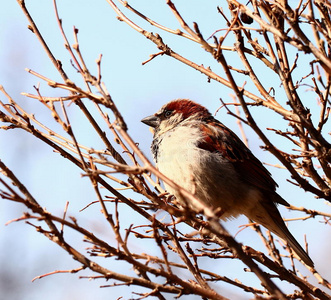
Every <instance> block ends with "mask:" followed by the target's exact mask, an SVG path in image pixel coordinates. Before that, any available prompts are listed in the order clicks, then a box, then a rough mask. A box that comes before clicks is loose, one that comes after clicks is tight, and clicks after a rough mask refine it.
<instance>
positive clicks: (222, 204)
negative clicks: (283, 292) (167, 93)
mask: <svg viewBox="0 0 331 300" xmlns="http://www.w3.org/2000/svg"><path fill="white" fill-rule="evenodd" d="M141 121H142V122H143V123H144V124H146V125H149V126H151V127H153V128H154V137H153V142H152V145H151V150H152V153H153V157H154V161H155V163H156V166H157V168H158V169H159V171H160V172H162V173H163V174H164V175H165V176H167V177H168V178H170V179H171V180H173V181H174V182H175V183H177V184H179V185H180V186H181V187H183V188H184V189H186V190H187V191H189V192H191V193H192V194H193V195H194V196H196V197H197V198H198V199H200V200H201V201H202V202H203V203H205V204H206V205H208V206H209V207H211V208H213V209H215V211H216V210H218V211H221V213H222V214H221V216H220V218H221V219H223V220H226V219H230V218H235V217H237V216H239V215H242V214H243V215H245V216H246V217H247V218H248V219H250V220H253V221H254V222H256V223H259V224H261V225H262V226H264V227H265V228H267V229H268V230H270V231H271V232H273V233H274V234H276V235H277V236H279V237H280V238H282V239H283V240H285V241H286V242H287V243H288V244H289V245H290V247H291V248H292V249H293V250H294V251H295V252H296V254H297V255H298V256H299V257H300V258H301V259H302V261H303V262H304V263H305V264H306V265H308V266H310V267H313V266H314V263H313V261H312V260H311V258H310V257H309V256H308V254H307V253H306V252H305V251H304V250H303V248H302V247H301V246H300V244H299V243H298V242H297V241H296V239H295V238H294V237H293V235H292V234H291V233H290V231H289V230H288V228H287V226H286V225H285V223H284V221H283V219H282V217H281V215H280V213H279V211H278V209H277V205H278V204H282V205H284V206H289V203H288V202H286V201H285V200H284V199H283V198H282V197H281V196H280V195H278V194H277V192H276V187H277V186H278V185H277V183H276V182H275V181H274V180H273V179H272V177H271V174H270V173H269V171H268V170H267V169H266V168H265V167H264V166H263V164H262V163H261V162H260V161H259V160H258V159H257V158H256V157H255V156H254V155H253V153H252V152H251V151H250V150H249V149H248V148H247V147H246V145H245V144H244V143H243V142H242V141H241V140H240V139H239V137H238V136H237V135H236V134H235V133H234V132H232V131H231V130H230V129H229V128H227V127H226V126H224V125H223V124H222V123H221V122H219V121H218V120H216V119H215V118H214V117H213V116H212V114H211V113H210V112H209V111H208V110H207V108H205V107H203V106H202V105H200V104H198V103H195V102H193V101H191V100H188V99H178V100H173V101H171V102H169V103H167V104H165V105H164V106H163V107H162V108H161V109H160V110H159V111H158V112H157V113H155V114H154V115H151V116H148V117H146V118H144V119H142V120H141ZM165 186H166V189H167V191H168V192H170V193H171V194H173V195H174V196H175V197H176V199H177V200H178V201H179V203H181V204H183V206H185V205H187V203H186V200H185V199H182V196H181V194H180V193H178V191H176V190H174V189H172V188H171V187H170V186H168V185H167V184H165ZM188 205H189V206H191V205H190V204H188ZM191 208H192V209H194V207H191Z"/></svg>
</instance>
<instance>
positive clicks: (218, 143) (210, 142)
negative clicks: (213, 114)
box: [198, 119, 289, 206]
mask: <svg viewBox="0 0 331 300" xmlns="http://www.w3.org/2000/svg"><path fill="white" fill-rule="evenodd" d="M211 122H212V124H208V123H200V124H199V126H200V129H201V131H202V132H203V135H204V137H203V138H202V139H201V140H200V141H199V143H198V147H199V148H201V149H204V150H206V151H210V152H218V153H220V155H222V156H223V157H224V158H226V159H227V160H228V161H229V162H230V163H232V164H233V166H234V168H235V169H236V171H237V172H238V174H239V175H240V177H241V178H242V180H244V181H245V182H247V183H249V184H251V185H253V186H256V187H257V188H259V189H262V190H265V191H267V192H274V191H275V190H276V187H277V183H276V182H275V181H274V180H273V179H272V177H271V174H270V173H269V171H268V170H267V169H266V168H265V167H264V166H263V165H262V163H261V162H260V161H259V160H258V159H257V158H256V157H255V156H254V155H253V153H252V152H251V151H250V150H249V149H248V148H247V147H246V145H245V144H244V143H243V142H242V141H241V140H240V139H239V137H238V136H237V135H236V134H235V133H234V132H232V131H231V130H230V129H229V128H227V127H226V126H224V125H223V124H222V123H221V122H219V121H217V120H216V119H212V121H211ZM279 198H280V199H278V198H277V200H276V201H277V202H279V203H280V204H283V205H286V206H288V205H289V204H288V203H287V202H286V201H285V200H284V199H282V198H281V197H279Z"/></svg>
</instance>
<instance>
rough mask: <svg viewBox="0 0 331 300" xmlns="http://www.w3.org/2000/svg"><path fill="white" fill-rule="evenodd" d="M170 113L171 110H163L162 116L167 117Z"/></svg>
mask: <svg viewBox="0 0 331 300" xmlns="http://www.w3.org/2000/svg"><path fill="white" fill-rule="evenodd" d="M171 114H172V110H166V111H164V113H163V116H164V117H165V118H169V117H170V116H171Z"/></svg>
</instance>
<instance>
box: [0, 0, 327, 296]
mask: <svg viewBox="0 0 331 300" xmlns="http://www.w3.org/2000/svg"><path fill="white" fill-rule="evenodd" d="M136 2H137V3H136ZM174 2H175V4H176V5H177V8H178V10H179V11H180V12H182V13H183V16H184V18H185V19H186V21H187V22H188V24H190V25H191V24H192V22H193V21H196V22H198V24H199V25H200V30H201V31H202V33H203V34H204V35H205V36H209V35H211V34H212V33H213V32H214V31H215V29H219V28H221V27H222V25H221V24H222V23H221V19H220V16H219V14H218V13H217V11H216V5H218V4H219V1H215V0H212V1H207V2H206V1H201V0H200V1H198V0H194V1H192V0H191V1H190V5H187V1H183V0H181V1H174ZM92 3H93V4H92ZM130 4H132V5H133V6H135V7H136V8H137V9H138V10H140V11H141V12H143V13H144V14H145V15H147V16H149V17H151V18H152V19H154V20H156V21H158V22H159V23H162V24H164V25H166V26H168V27H172V28H174V29H176V28H179V25H178V23H177V21H176V20H175V18H174V16H173V15H172V14H171V12H170V10H169V9H168V7H167V6H166V5H165V1H147V0H144V1H139V2H138V1H132V3H131V2H130ZM26 5H27V7H28V8H29V10H30V13H31V15H32V16H33V18H34V20H35V22H36V24H37V26H38V27H39V29H40V31H41V32H42V34H43V36H44V37H45V39H46V41H47V43H48V45H49V47H50V48H51V50H52V51H53V53H54V55H55V56H56V57H57V58H58V59H60V60H61V61H62V63H63V65H64V68H65V70H66V71H67V73H68V74H72V76H73V77H72V79H73V80H77V82H81V81H80V79H79V77H78V75H77V74H75V71H74V70H73V69H72V67H71V65H70V62H69V56H68V54H67V51H66V50H65V49H64V47H63V44H64V43H63V40H62V37H61V34H60V31H59V29H58V26H57V23H56V19H55V14H54V9H53V5H52V1H50V0H49V1H26ZM58 8H59V13H60V16H61V18H62V20H63V26H64V29H65V30H66V33H67V36H68V37H69V38H70V42H71V44H73V42H74V41H73V38H72V37H73V35H72V29H73V26H75V27H76V28H78V29H79V39H80V47H81V49H82V53H83V55H84V57H85V61H86V63H87V65H88V67H89V68H90V70H91V71H92V72H93V73H94V74H96V64H95V60H96V59H97V58H98V56H99V54H100V53H102V54H103V60H102V74H103V81H104V82H105V84H106V86H107V88H108V90H109V92H110V94H111V96H112V98H113V99H114V101H115V103H116V104H117V106H118V107H119V109H120V111H121V112H122V113H123V115H124V117H125V118H126V121H127V123H128V125H129V128H130V130H129V133H130V134H131V136H132V137H133V138H134V139H135V141H136V142H139V144H140V146H141V147H142V149H143V150H144V151H145V153H146V154H148V155H150V154H149V145H150V142H151V139H152V136H151V134H150V132H149V131H148V128H147V127H146V126H145V125H143V124H142V123H140V120H141V119H142V118H143V117H145V116H147V115H150V114H152V113H154V112H155V111H156V110H157V109H159V107H161V106H162V105H163V104H164V103H166V102H168V101H169V100H171V99H175V98H190V99H192V100H195V101H197V102H199V103H202V104H203V105H205V106H206V107H207V108H208V109H209V110H210V111H211V112H213V113H214V112H215V111H216V110H217V108H218V107H219V106H220V105H221V103H220V101H219V98H222V99H223V100H224V101H225V102H231V101H232V100H231V98H230V94H232V93H231V91H230V90H228V89H226V88H225V87H223V86H221V85H220V84H217V83H215V82H211V83H208V82H207V78H206V77H205V76H204V75H202V74H200V73H199V72H197V71H194V70H192V69H190V68H189V67H188V66H186V65H183V64H181V63H180V62H177V61H175V60H173V59H171V58H169V57H166V56H162V57H158V58H156V59H154V60H152V61H151V62H149V63H148V64H146V65H144V66H142V62H143V61H146V60H147V59H148V58H149V55H150V54H152V53H157V52H158V49H156V47H155V46H154V44H152V43H151V42H150V41H148V40H147V39H146V38H145V37H143V36H142V35H140V34H138V33H137V32H135V31H134V30H133V29H131V28H130V27H129V26H128V25H127V24H125V23H124V22H119V21H118V20H117V19H116V14H115V13H114V11H113V10H112V9H111V7H110V6H109V5H108V4H107V2H106V1H105V0H104V1H88V0H71V1H63V0H61V1H58ZM120 9H121V10H122V11H123V12H124V11H125V10H124V8H123V7H120ZM129 16H132V14H129ZM135 20H137V19H135ZM218 23H220V25H217V24H218ZM27 24H28V23H27V20H26V19H25V16H24V15H23V13H22V11H21V9H20V7H19V5H18V4H17V2H16V1H4V3H3V4H2V9H1V11H0V28H1V30H0V45H1V47H0V66H1V68H0V84H1V85H3V86H4V87H5V89H6V90H7V92H8V93H9V94H10V95H11V96H12V97H13V98H14V99H15V100H16V101H17V102H19V103H20V105H22V106H23V107H25V108H26V109H27V110H28V111H30V112H34V113H35V114H36V117H37V118H39V119H40V120H42V121H44V122H46V123H47V122H49V124H52V125H54V124H53V122H51V121H50V120H51V116H50V114H49V113H48V112H47V111H46V110H45V109H43V108H42V107H41V105H40V104H39V103H37V101H34V100H31V99H27V98H25V97H23V96H21V95H20V93H21V92H31V93H34V89H33V85H37V84H38V82H40V80H39V79H38V78H36V77H33V76H32V75H30V74H28V73H27V72H26V71H24V68H30V69H32V70H34V71H36V72H38V73H40V74H43V75H45V76H46V77H48V78H52V79H54V80H59V81H61V78H60V76H59V75H58V74H57V72H56V70H55V68H54V67H53V65H52V64H51V62H50V61H49V59H48V58H47V56H46V54H45V53H44V51H43V49H42V48H41V46H40V44H39V43H38V41H37V39H36V38H35V36H34V35H33V34H32V33H31V32H30V31H29V30H28V29H27ZM138 24H140V25H143V26H144V28H146V29H148V30H151V31H153V32H159V33H160V34H161V36H162V37H163V39H164V41H165V42H166V43H168V44H169V45H170V46H172V45H175V46H174V47H173V50H174V51H176V52H178V53H180V54H182V55H183V56H187V57H188V58H190V59H192V60H194V62H196V63H198V64H204V65H205V66H208V65H211V66H212V69H213V70H215V71H216V72H217V71H218V70H219V71H220V72H221V67H220V66H217V65H215V64H214V63H213V61H212V59H211V58H210V55H209V54H207V53H206V52H205V51H204V50H202V49H201V48H200V47H199V46H198V45H195V44H194V43H193V42H191V41H187V40H184V39H180V38H178V37H174V36H171V35H170V34H164V33H162V32H160V31H159V30H157V29H156V28H152V27H151V26H148V25H146V24H145V23H144V22H142V21H139V22H138ZM215 24H216V25H215ZM235 57H236V56H234V58H235ZM235 59H236V58H235ZM235 59H234V61H233V62H231V63H233V64H234V65H236V64H237V61H236V60H235ZM303 72H306V70H303ZM70 76H71V75H70ZM268 76H269V75H268ZM270 76H271V75H270ZM270 81H271V82H272V77H271V78H270ZM40 83H41V88H42V91H43V92H44V93H45V95H47V96H54V97H55V96H59V95H61V93H60V92H59V91H58V90H54V89H51V88H49V87H47V86H46V84H44V83H43V82H40ZM242 83H243V82H242ZM239 85H240V84H239ZM271 85H272V83H271ZM0 99H1V100H3V101H5V97H4V96H3V95H0ZM254 114H255V116H256V117H257V120H259V122H260V124H261V126H262V127H272V126H277V122H278V121H279V120H277V118H274V117H272V118H269V115H270V114H269V113H268V112H266V111H262V110H256V111H254ZM270 116H274V115H270ZM217 118H218V119H219V120H221V121H222V122H223V123H225V124H226V125H227V126H229V127H230V128H232V129H233V130H234V131H235V132H237V133H238V134H239V130H238V128H237V125H236V120H235V119H234V118H232V117H230V116H228V115H227V114H226V110H225V109H221V110H220V111H219V112H218V114H217ZM72 120H73V123H74V124H76V125H77V124H79V125H80V126H77V127H74V131H76V133H77V135H78V136H79V137H80V140H81V141H82V142H83V143H84V144H86V145H87V146H92V145H93V146H95V145H97V146H98V145H101V144H100V143H99V142H98V141H97V140H96V138H95V137H94V136H90V135H89V134H88V126H87V125H86V124H85V123H81V124H80V122H81V121H80V120H81V116H80V115H79V114H78V113H72ZM75 122H76V123H75ZM47 124H48V123H47ZM245 130H246V133H247V135H248V138H249V144H250V148H251V149H252V151H253V152H254V153H255V154H256V156H257V157H258V158H260V159H261V160H262V161H266V160H268V161H269V162H270V163H277V161H276V160H275V159H274V158H272V157H271V156H270V155H269V154H268V153H266V152H263V151H262V150H261V149H260V145H261V142H260V140H259V139H258V138H257V137H256V136H255V135H254V134H253V133H252V131H251V130H249V129H247V128H246V129H245ZM273 139H274V140H275V141H276V140H277V137H273ZM98 143H99V144H98ZM0 158H1V159H2V160H3V161H4V162H5V163H6V164H7V165H8V166H9V167H11V168H12V169H13V170H14V171H15V172H16V175H17V176H18V177H19V179H20V180H21V181H22V182H23V183H24V184H25V185H26V186H27V187H28V188H29V189H30V191H31V192H32V194H33V195H34V196H35V198H36V199H37V200H38V201H40V204H41V205H42V206H43V207H46V208H47V209H48V210H49V211H54V212H57V213H58V214H59V215H60V214H61V211H62V210H63V208H64V204H65V202H66V201H70V214H71V215H76V216H79V218H82V220H84V219H85V220H87V219H93V217H92V218H91V215H90V214H91V213H92V212H93V211H94V212H95V229H96V231H97V232H100V233H102V234H105V232H104V231H103V228H100V226H101V225H100V224H99V223H98V221H99V219H100V218H102V216H101V214H100V213H99V209H98V208H95V209H94V210H93V209H91V210H88V211H87V212H83V213H79V212H78V210H79V209H81V208H82V207H84V206H85V205H86V204H88V203H89V202H90V201H92V200H93V199H95V197H94V194H93V191H92V188H91V187H90V186H89V185H88V184H87V183H88V181H87V179H86V178H85V179H81V178H80V174H81V171H80V170H78V169H77V168H75V167H73V166H71V165H70V163H69V162H67V161H64V160H63V159H61V158H60V157H59V156H58V155H57V154H55V153H52V150H51V149H49V148H48V147H46V146H45V145H43V144H42V143H41V142H40V141H38V140H36V139H35V138H33V137H32V136H29V135H28V134H25V133H23V132H19V131H17V132H16V131H10V132H5V131H0ZM49 169H52V170H53V171H52V174H50V173H49V172H48V170H49ZM269 170H271V172H272V174H273V177H274V179H275V180H276V181H277V182H278V184H279V186H280V188H279V190H278V191H279V193H280V194H281V195H282V196H283V197H284V198H285V199H287V200H288V201H289V202H290V203H292V204H294V205H296V206H302V205H304V206H307V207H308V208H312V209H317V210H327V207H326V206H325V205H324V204H323V201H321V200H318V201H316V200H315V199H314V198H313V196H312V195H311V194H308V193H304V192H302V191H298V189H296V188H293V186H292V185H291V184H289V183H288V182H287V181H286V179H288V177H289V175H288V173H286V172H285V171H280V170H277V169H275V168H269ZM328 210H329V211H330V209H328ZM0 211H1V214H0V270H1V271H0V290H1V291H2V294H3V295H6V299H12V300H14V299H20V300H30V299H31V300H32V299H34V300H39V299H40V300H41V299H46V297H47V299H48V300H55V299H64V300H65V299H106V298H107V299H116V298H117V297H120V296H122V295H123V296H124V298H125V299H127V298H129V297H130V296H131V294H130V292H131V290H133V289H131V288H122V289H121V288H119V289H114V288H112V289H111V288H108V289H107V288H105V289H100V288H99V285H102V284H104V282H103V281H102V282H101V281H99V282H98V281H94V282H93V281H91V282H89V281H87V280H86V279H80V280H79V279H78V276H79V275H70V274H60V275H59V274H57V275H54V276H50V277H46V278H43V279H41V280H37V281H35V282H33V283H31V279H32V278H34V277H35V276H38V275H41V274H44V273H47V272H51V271H54V270H59V269H61V270H65V269H71V268H75V267H77V266H78V264H77V263H76V262H74V261H73V260H71V258H70V257H68V256H67V254H66V253H65V252H64V251H63V250H62V249H60V248H59V247H58V246H57V245H55V244H53V243H51V242H49V241H48V240H47V239H46V238H45V237H44V236H42V235H40V234H38V233H36V231H35V230H34V229H33V228H32V227H29V226H28V225H25V224H24V223H23V222H21V223H13V224H11V225H9V226H4V224H5V223H6V222H7V221H8V220H11V219H13V218H17V217H20V216H21V215H22V212H24V211H26V210H25V209H24V207H23V206H21V205H17V204H14V203H10V202H6V201H3V200H0ZM281 212H282V214H283V215H284V216H285V217H290V218H293V217H295V216H300V214H297V215H295V214H293V213H292V214H289V213H288V211H287V210H286V209H285V208H281ZM245 222H246V220H245V219H244V218H239V219H237V220H235V221H233V222H228V223H226V224H225V226H226V228H227V229H228V230H230V231H231V232H233V233H235V232H237V230H238V226H239V225H241V224H245ZM290 230H291V232H292V233H293V234H294V236H295V237H296V238H297V239H298V240H299V241H300V243H301V244H302V242H303V234H304V233H308V241H309V246H310V251H311V252H310V255H311V257H312V258H313V260H314V261H316V265H317V268H318V269H319V271H320V272H321V273H322V275H325V276H327V275H330V270H329V266H328V265H326V264H325V261H329V260H330V254H329V250H328V249H330V246H331V244H330V239H329V238H326V237H329V234H330V230H329V229H328V228H327V227H326V226H325V225H323V224H322V223H319V222H317V221H311V220H309V221H306V222H298V223H295V225H291V224H290ZM251 236H253V235H251V234H250V233H249V231H248V230H245V231H244V233H240V234H239V235H238V236H237V239H238V240H239V241H242V242H247V243H248V244H249V243H251V245H252V246H253V247H255V244H254V243H258V244H259V243H260V241H259V240H256V237H255V235H254V239H255V240H254V242H252V241H251V240H250V238H251ZM321 240H322V241H323V243H321ZM142 252H143V250H142ZM215 264H217V262H216V263H215ZM217 267H219V268H229V267H230V268H233V265H231V262H229V263H222V264H220V265H219V266H217ZM229 272H230V271H229ZM328 272H329V273H328ZM85 274H86V275H87V274H91V273H89V272H85ZM224 274H227V273H226V272H224ZM234 274H235V273H234ZM233 276H235V275H233ZM226 287H227V286H226ZM128 290H129V292H128ZM232 292H233V293H234V294H231V293H232ZM237 292H238V290H234V291H232V290H231V291H228V292H227V293H228V294H226V295H227V296H228V297H231V295H232V296H234V295H236V293H237ZM110 295H111V296H110ZM240 297H241V298H242V299H244V298H245V297H247V294H243V293H240ZM169 299H172V297H171V298H169ZM190 299H193V298H192V297H191V298H190Z"/></svg>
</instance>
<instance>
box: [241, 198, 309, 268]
mask: <svg viewBox="0 0 331 300" xmlns="http://www.w3.org/2000/svg"><path fill="white" fill-rule="evenodd" d="M247 217H249V218H250V219H252V220H253V221H255V222H257V223H259V224H261V225H263V226H264V227H265V228H267V229H268V230H270V231H271V232H272V233H274V234H276V235H278V236H279V237H280V238H282V239H283V240H285V241H286V242H287V243H288V244H289V245H290V247H291V248H292V249H293V250H294V252H295V253H296V254H297V255H298V256H299V257H300V258H301V259H302V261H303V262H304V263H305V264H306V265H308V266H310V267H312V268H313V267H314V263H313V261H312V260H311V258H310V257H309V256H308V254H307V253H306V251H305V250H303V248H302V247H301V246H300V244H299V243H298V242H297V241H296V239H295V238H294V236H293V235H292V234H291V233H290V231H289V230H288V229H287V226H286V225H285V223H284V221H283V219H282V217H281V215H280V213H279V211H278V209H277V207H276V205H275V204H274V202H272V201H270V200H269V201H261V202H260V204H259V207H255V209H254V211H253V212H251V214H250V215H249V216H247Z"/></svg>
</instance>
